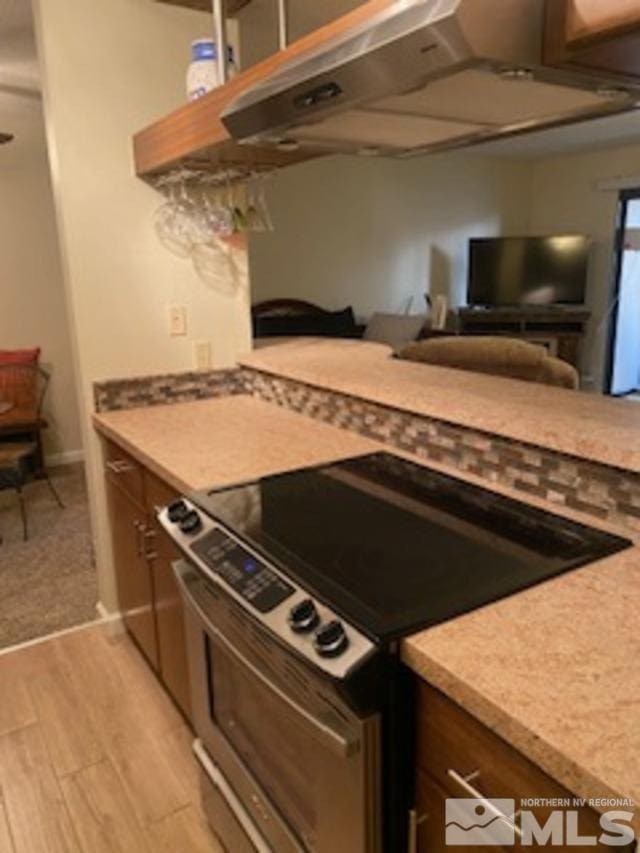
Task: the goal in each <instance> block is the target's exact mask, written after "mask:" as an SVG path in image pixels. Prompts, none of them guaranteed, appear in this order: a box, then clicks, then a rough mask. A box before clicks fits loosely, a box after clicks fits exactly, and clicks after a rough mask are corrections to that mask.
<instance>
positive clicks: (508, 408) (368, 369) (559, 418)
mask: <svg viewBox="0 0 640 853" xmlns="http://www.w3.org/2000/svg"><path fill="white" fill-rule="evenodd" d="M241 363H242V364H243V365H245V366H247V367H253V368H255V369H256V370H263V371H266V372H268V373H273V374H276V375H278V376H284V377H287V378H289V379H296V380H298V381H299V382H306V383H308V384H310V385H317V386H319V387H322V388H330V389H331V390H333V391H338V392H341V393H344V394H351V395H353V396H355V397H362V398H364V399H366V400H371V401H373V402H376V403H382V404H384V405H387V406H392V407H394V408H397V409H404V410H407V411H410V412H414V413H416V414H421V415H425V416H427V417H433V418H439V419H441V420H444V421H449V422H450V423H455V424H460V425H462V426H466V427H470V428H474V429H479V430H483V431H485V432H490V433H494V434H495V435H500V436H504V437H506V438H510V439H513V440H516V441H524V442H528V443H530V444H534V445H538V446H541V447H545V448H549V449H551V450H557V451H560V452H561V453H569V454H571V455H574V456H579V457H582V458H584V459H590V460H592V461H595V462H601V463H604V464H607V465H615V466H618V467H620V468H626V469H628V470H630V471H637V472H640V441H639V436H640V405H638V404H636V403H631V402H629V401H625V400H616V399H613V398H611V397H604V396H601V395H598V394H587V393H585V392H583V391H569V390H567V389H564V388H553V387H550V386H548V385H538V384H536V383H533V382H522V381H519V380H514V379H504V378H502V377H497V376H485V375H483V374H480V373H471V372H469V371H465V370H453V369H451V368H446V367H435V366H432V365H428V364H416V363H413V362H409V361H401V360H399V359H395V358H392V357H391V350H390V349H389V347H387V346H385V345H383V344H376V343H370V342H368V341H361V340H336V339H320V338H316V339H314V338H302V339H297V340H291V339H289V340H281V341H279V342H278V343H276V344H274V345H272V346H263V347H261V348H260V349H258V350H256V351H254V352H253V353H251V354H250V355H248V356H246V357H244V358H243V359H242V360H241Z"/></svg>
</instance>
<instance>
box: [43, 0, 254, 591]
mask: <svg viewBox="0 0 640 853" xmlns="http://www.w3.org/2000/svg"><path fill="white" fill-rule="evenodd" d="M35 7H36V27H37V35H38V46H39V50H40V56H41V61H42V63H43V77H44V80H43V84H44V93H45V109H46V117H47V128H48V139H49V144H50V155H51V160H52V170H53V178H54V193H55V197H56V205H57V213H58V221H59V226H60V232H61V238H62V246H63V260H64V265H65V280H66V287H67V293H68V297H69V301H70V305H71V309H72V327H73V330H74V343H75V357H76V361H77V367H78V373H79V377H80V385H81V394H82V419H83V428H84V431H85V439H86V446H87V452H88V461H89V465H88V474H89V485H90V500H91V504H92V518H93V521H94V538H95V544H96V556H97V562H98V572H99V583H100V596H101V600H102V602H103V604H104V605H105V606H106V607H107V608H113V607H114V606H115V602H116V598H115V588H114V581H113V572H112V564H111V550H110V543H109V540H108V535H107V527H106V524H105V518H106V505H105V495H104V488H103V478H102V470H101V457H100V450H99V444H98V441H97V438H96V436H95V433H94V432H93V430H92V428H91V422H90V416H91V413H92V408H93V405H92V383H93V382H94V381H95V380H98V379H104V378H107V377H122V376H135V375H141V374H146V373H161V372H163V371H180V370H186V369H190V368H191V367H192V366H193V343H194V341H195V340H209V341H210V342H211V345H212V349H213V357H214V363H215V365H216V366H222V365H229V364H232V363H233V362H234V361H235V358H236V355H237V353H238V351H239V350H243V349H247V348H248V346H249V336H248V329H249V324H248V312H247V294H246V287H245V288H244V289H243V290H242V291H241V292H240V293H239V294H237V295H236V296H232V297H229V296H224V295H220V294H218V293H216V292H214V291H213V290H211V289H208V288H207V287H206V286H205V285H204V284H203V283H202V282H201V281H200V280H199V279H198V278H197V276H196V275H195V273H194V272H193V270H192V267H191V265H190V263H189V262H188V261H185V260H180V259H177V258H174V257H173V256H172V255H170V254H169V253H168V252H167V251H166V250H165V249H164V248H163V247H162V246H161V245H160V244H159V243H158V241H157V238H156V236H155V233H154V230H153V226H152V218H153V214H154V211H155V209H156V208H157V207H158V205H159V203H160V202H161V198H160V196H159V195H158V194H157V193H156V192H155V191H154V190H153V189H152V188H150V187H149V186H147V185H146V184H145V183H143V182H142V181H140V180H139V179H137V178H136V177H135V175H134V168H133V162H132V146H131V137H132V134H133V133H134V132H135V131H137V130H139V129H140V128H142V127H144V126H145V125H146V124H148V123H149V122H151V121H152V120H154V119H156V118H158V117H161V116H162V115H164V114H165V113H167V112H169V111H170V110H171V109H173V108H175V107H176V106H178V105H179V104H181V103H182V102H183V101H184V98H185V94H184V87H185V84H184V75H185V71H186V65H187V63H188V61H189V44H190V42H191V41H192V40H193V39H194V38H196V37H198V36H201V35H203V34H207V33H208V32H210V28H211V19H210V16H208V15H203V14H198V13H194V12H190V11H188V10H184V9H179V8H176V7H172V6H168V5H164V4H162V3H157V2H155V0H91V2H90V3H87V2H86V0H36V4H35ZM172 302H179V303H184V304H186V305H187V306H188V316H189V334H188V335H187V336H186V337H182V338H170V337H169V336H168V329H167V305H168V304H169V303H172Z"/></svg>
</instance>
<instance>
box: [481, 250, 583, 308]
mask: <svg viewBox="0 0 640 853" xmlns="http://www.w3.org/2000/svg"><path fill="white" fill-rule="evenodd" d="M590 242H591V241H590V239H589V238H588V237H585V236H584V235H581V234H558V235H555V236H551V237H496V238H480V239H473V240H470V241H469V283H468V290H467V302H468V303H469V305H484V306H491V307H498V306H513V305H563V304H570V305H575V304H581V303H583V302H584V297H585V288H586V283H587V265H588V260H589V247H590Z"/></svg>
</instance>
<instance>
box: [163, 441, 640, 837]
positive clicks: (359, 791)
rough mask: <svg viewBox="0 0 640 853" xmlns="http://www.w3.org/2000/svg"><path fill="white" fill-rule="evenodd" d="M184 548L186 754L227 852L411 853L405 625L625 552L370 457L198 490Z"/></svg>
mask: <svg viewBox="0 0 640 853" xmlns="http://www.w3.org/2000/svg"><path fill="white" fill-rule="evenodd" d="M160 518H161V521H162V523H163V525H164V527H165V528H166V529H167V530H168V532H169V533H170V535H171V536H172V537H173V538H174V539H175V541H176V542H177V543H178V545H179V546H180V548H181V550H182V552H183V554H184V557H185V559H184V560H183V561H180V562H179V563H177V564H176V566H175V567H174V568H175V572H176V577H177V579H178V583H179V585H180V588H181V592H182V595H183V598H184V602H185V606H186V614H187V636H188V653H189V667H190V678H191V685H192V694H193V696H192V699H193V708H194V724H195V728H196V732H197V735H198V740H197V741H196V743H195V745H194V750H195V753H196V756H197V758H198V760H199V762H200V765H201V768H202V771H203V772H202V779H203V798H204V804H205V808H206V810H207V813H208V815H209V817H210V820H211V822H212V825H213V826H214V828H215V831H216V832H217V833H218V834H219V835H220V836H221V838H222V840H223V842H224V844H225V846H226V847H227V849H228V850H229V851H233V853H242V851H256V850H257V851H277V853H289V851H319V853H380V852H381V851H385V853H398V851H402V850H406V849H407V843H408V838H409V837H410V831H409V824H410V816H411V809H412V797H413V790H412V779H413V767H412V737H413V719H412V717H413V705H414V703H413V697H412V684H413V679H412V677H411V674H410V673H409V672H408V671H407V670H406V669H405V668H404V666H403V665H402V663H401V662H400V660H399V657H398V654H397V646H398V640H399V639H401V638H402V637H404V636H406V635H408V634H410V633H411V632H413V631H415V630H417V629H420V628H424V627H427V626H430V625H435V624H437V623H439V622H443V621H445V620H447V619H450V618H453V617H455V616H457V615H459V614H462V613H465V612H467V611H470V610H473V609H475V608H477V607H481V606H483V605H485V604H488V603H490V602H492V601H495V600H497V599H499V598H502V597H504V596H507V595H511V594H513V593H515V592H518V591H519V590H523V589H525V588H526V587H529V586H531V585H533V584H536V583H539V582H541V581H544V580H547V579H548V578H551V577H553V576H554V575H558V574H560V573H562V572H566V571H568V570H570V569H575V568H578V567H579V566H582V565H585V564H586V563H589V562H591V561H593V560H596V559H598V558H600V557H603V556H605V555H606V554H610V553H613V552H615V551H618V550H621V549H623V548H625V547H627V546H628V545H629V544H630V543H629V542H628V541H627V540H625V539H621V538H619V537H616V536H613V535H610V534H608V533H605V532H602V531H600V530H596V529H593V528H590V527H586V526H584V525H582V524H577V523H574V522H572V521H568V520H567V519H564V518H561V517H559V516H556V515H553V514H551V513H548V512H545V511H542V510H539V509H536V508H533V507H531V506H529V505H527V504H524V503H520V502H518V501H515V500H511V499H508V498H506V497H503V496H501V495H498V494H496V493H494V492H490V491H488V490H485V489H482V488H479V487H477V486H473V485H470V484H468V483H466V482H463V481H461V480H458V479H456V478H453V477H449V476H445V475H444V474H440V473H436V472H434V471H432V470H430V469H428V468H424V467H422V466H419V465H415V464H413V463H411V462H408V461H406V460H403V459H401V458H399V457H396V456H393V455H390V454H385V453H378V454H371V455H367V456H361V457H356V458H353V459H348V460H345V461H342V462H338V463H335V464H332V465H326V466H322V467H314V468H306V469H302V470H299V471H294V472H291V473H286V474H281V475H276V476H271V477H266V478H264V479H262V480H259V481H257V482H252V483H247V484H244V485H240V486H237V487H233V488H227V489H222V490H218V491H211V492H206V493H198V494H194V495H191V496H190V497H189V498H184V499H182V500H180V501H176V502H175V503H174V504H172V505H171V506H169V507H167V508H166V509H165V510H163V511H162V512H161V514H160Z"/></svg>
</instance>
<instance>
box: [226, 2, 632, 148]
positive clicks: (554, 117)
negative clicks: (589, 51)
mask: <svg viewBox="0 0 640 853" xmlns="http://www.w3.org/2000/svg"><path fill="white" fill-rule="evenodd" d="M543 23H544V0H397V2H395V3H392V4H391V5H390V6H389V7H388V8H387V9H385V10H384V11H383V12H381V13H379V14H377V15H375V16H372V17H371V18H369V19H368V20H367V22H366V23H365V24H362V25H360V26H358V27H352V28H350V29H347V30H344V31H343V32H342V33H341V34H340V35H339V36H336V37H334V38H333V39H331V40H328V41H325V42H324V43H323V44H322V45H321V46H320V47H318V48H315V49H313V50H309V51H307V52H305V53H303V54H302V55H301V56H299V57H298V58H296V59H295V60H292V61H291V62H289V63H287V64H286V65H284V66H281V67H280V68H279V69H278V71H277V72H275V73H274V74H273V75H271V76H270V77H268V78H267V79H265V80H263V81H262V82H260V83H259V84H257V85H255V86H252V87H251V88H249V89H248V90H246V91H245V92H243V93H242V94H241V95H240V96H239V97H238V98H237V99H236V100H235V101H233V102H232V104H231V105H230V106H229V107H228V108H227V109H226V110H225V112H224V113H223V115H222V121H223V123H224V124H225V126H226V128H227V130H228V131H229V133H230V134H231V136H232V137H233V138H234V139H236V140H238V141H242V142H247V143H251V144H256V143H257V144H272V145H282V146H295V145H301V146H310V147H313V148H317V149H320V150H323V149H326V150H327V151H342V152H350V153H360V154H369V155H371V154H385V155H393V156H399V157H407V156H411V155H415V154H419V153H423V152H426V151H431V150H438V149H443V148H452V147H458V146H462V145H468V144H471V143H474V142H480V141H484V140H486V139H491V138H494V137H498V136H504V135H506V134H512V133H520V132H523V131H526V130H533V129H537V128H540V127H544V126H549V125H554V124H559V123H565V122H570V121H578V120H583V119H585V118H588V117H591V116H593V117H595V116H602V115H605V114H607V113H615V112H621V111H624V110H628V109H632V108H634V107H635V105H636V102H637V101H640V81H639V84H638V87H634V86H633V85H631V86H629V85H626V88H625V89H620V88H618V87H616V86H615V84H614V83H613V82H612V80H611V79H610V78H609V77H607V75H605V74H603V75H602V76H600V75H599V74H598V75H595V74H593V73H591V74H588V73H585V74H582V73H579V72H573V71H571V72H567V71H564V70H559V69H555V68H549V67H545V66H544V65H543V64H542V46H543ZM639 120H640V119H639Z"/></svg>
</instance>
